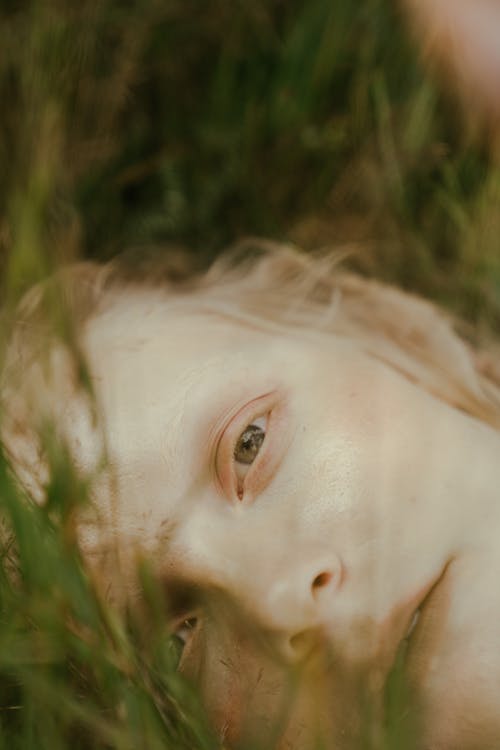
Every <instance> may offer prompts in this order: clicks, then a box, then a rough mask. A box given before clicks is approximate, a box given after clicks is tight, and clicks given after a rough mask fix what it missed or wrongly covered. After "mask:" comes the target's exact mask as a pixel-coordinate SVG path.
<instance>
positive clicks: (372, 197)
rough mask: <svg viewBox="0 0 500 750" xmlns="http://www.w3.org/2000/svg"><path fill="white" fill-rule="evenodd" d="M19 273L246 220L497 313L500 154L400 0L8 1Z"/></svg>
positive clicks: (223, 239) (0, 97)
mask: <svg viewBox="0 0 500 750" xmlns="http://www.w3.org/2000/svg"><path fill="white" fill-rule="evenodd" d="M0 19H1V25H0V48H1V50H2V57H1V59H0V65H1V69H0V70H1V72H0V101H1V111H2V116H1V122H0V127H1V137H0V168H1V170H2V179H1V181H0V241H1V242H2V248H3V254H2V257H3V258H4V263H5V258H6V257H7V256H9V257H10V262H9V273H8V278H9V281H8V285H7V286H8V289H10V290H11V289H12V288H13V287H14V288H15V289H17V287H18V286H25V285H26V284H28V283H29V282H30V281H31V279H32V278H33V277H37V276H38V275H40V274H43V273H45V272H46V270H47V267H50V265H51V264H52V263H53V262H54V260H56V261H59V260H61V259H66V258H68V257H74V256H75V255H82V254H83V255H86V256H91V257H97V258H108V257H110V256H112V255H113V254H115V253H117V252H119V251H121V250H123V249H125V248H129V247H138V248H140V247H144V246H151V245H160V246H165V247H166V248H167V251H168V247H169V246H172V245H176V244H182V245H183V246H186V247H188V248H190V249H191V250H192V251H193V254H194V255H195V257H196V259H197V260H198V261H199V262H200V263H201V264H204V263H206V262H207V261H209V260H210V259H211V258H212V257H213V256H214V255H215V254H216V253H217V252H219V251H220V250H221V249H222V248H223V247H224V246H225V245H226V244H227V243H230V242H231V241H233V240H234V239H236V238H238V237H239V236H241V235H242V234H252V235H265V236H272V237H276V238H279V239H291V240H293V241H296V242H297V243H299V244H301V245H303V246H304V247H305V248H306V249H308V248H311V247H315V246H327V247H332V246H335V245H336V244H338V243H341V244H345V243H348V244H349V243H353V245H354V246H356V247H358V248H359V254H358V258H357V261H356V263H357V265H358V267H359V268H361V269H363V270H366V271H369V272H375V273H376V274H378V275H382V276H383V277H385V278H387V279H389V280H393V281H396V282H398V283H400V284H403V285H404V286H407V287H411V288H414V289H416V290H418V291H421V292H423V293H425V294H428V295H430V296H433V297H437V298H438V299H440V300H442V301H444V302H445V303H447V304H450V305H452V307H454V308H455V309H456V310H458V311H459V312H460V313H462V314H464V315H465V316H466V317H468V318H471V319H474V320H478V319H481V320H482V319H484V318H485V317H489V318H492V319H493V321H494V322H495V323H496V322H497V321H498V318H499V315H500V306H499V301H498V300H499V283H500V282H499V279H500V272H499V267H498V266H499V262H500V261H499V258H500V255H499V253H498V248H497V245H498V240H497V238H498V236H499V228H500V227H499V222H500V219H499V214H498V210H497V207H498V196H499V192H500V182H499V168H498V166H497V165H495V163H494V162H493V160H492V159H490V158H489V156H488V150H487V147H486V144H478V143H475V144H474V143H472V141H471V139H470V138H469V134H468V133H466V132H465V126H464V124H463V121H462V120H461V119H460V117H459V112H458V110H457V107H456V106H455V104H454V103H453V101H452V100H451V97H450V98H448V97H447V96H446V94H445V93H444V92H443V91H442V90H439V87H438V88H436V83H435V82H434V81H431V80H429V78H428V76H426V75H425V74H424V73H423V71H422V70H421V68H420V66H419V63H418V54H417V52H416V51H415V49H413V48H412V46H411V44H410V43H409V40H408V35H407V33H406V32H407V30H406V29H405V27H404V25H403V22H402V20H403V19H402V18H400V15H399V13H398V7H397V5H396V4H395V3H391V2H390V1H389V0H363V2H360V3H353V2H351V3H349V2H347V0H309V1H308V2H307V3H305V2H300V1H299V0H286V2H285V0H252V1H251V2H249V1H246V2H245V1H244V0H235V2H227V1H226V0H211V2H210V3H209V2H207V1H206V0H136V1H135V2H132V1H130V2H119V1H118V0H81V1H80V2H78V3H71V2H68V1H67V0H38V1H36V0H3V2H2V11H1V16H0Z"/></svg>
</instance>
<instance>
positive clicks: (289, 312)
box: [3, 243, 500, 750]
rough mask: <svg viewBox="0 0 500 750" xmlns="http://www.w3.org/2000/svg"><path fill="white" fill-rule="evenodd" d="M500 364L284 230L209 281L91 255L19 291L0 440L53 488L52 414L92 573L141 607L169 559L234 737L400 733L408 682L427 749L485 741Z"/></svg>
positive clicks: (175, 594) (497, 507)
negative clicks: (80, 499) (56, 323)
mask: <svg viewBox="0 0 500 750" xmlns="http://www.w3.org/2000/svg"><path fill="white" fill-rule="evenodd" d="M56 287H57V288H60V289H61V290H62V294H63V298H64V310H65V313H64V316H62V317H61V319H62V320H63V321H64V322H65V327H66V330H68V323H67V321H68V320H70V321H72V326H69V330H71V331H72V334H71V342H72V343H71V346H70V347H68V346H65V345H63V344H62V343H61V341H60V340H59V341H58V340H54V338H53V337H51V334H50V326H49V325H48V318H50V316H47V314H46V310H47V305H46V303H47V301H49V303H50V307H51V309H52V310H53V309H58V308H57V305H54V300H55V299H57V297H55V296H54V289H55V288H56ZM44 321H45V322H44ZM69 349H71V350H72V353H70V351H69ZM75 352H76V357H77V365H78V366H75ZM80 356H81V357H82V359H79V358H80ZM83 361H84V362H85V367H86V368H88V370H85V369H84V367H83V365H82V362H83ZM82 372H83V373H87V374H88V378H87V377H85V378H83V381H84V382H86V383H87V384H88V388H87V389H84V388H82V375H81V374H82ZM498 373H499V370H498V360H497V359H495V357H494V356H493V355H492V354H489V353H487V352H483V351H476V350H474V349H473V348H472V347H471V346H469V345H468V344H466V343H465V342H464V341H463V340H462V339H461V338H460V337H459V336H458V335H457V333H456V332H455V330H454V322H453V321H452V320H451V319H450V318H449V317H448V316H447V315H446V314H445V313H443V312H442V311H440V310H438V309H437V308H436V307H434V306H433V305H431V304H429V303H427V302H424V301H422V300H420V299H417V298H415V297H413V296H411V295H409V294H405V293H403V292H400V291H397V290H395V289H393V288H390V287H387V286H384V285H381V284H378V283H376V282H373V281H367V280H364V279H362V278H359V277H356V276H353V275H350V274H348V273H345V272H343V271H341V270H339V268H338V264H337V263H334V262H332V260H331V259H325V258H312V257H311V256H304V255H302V254H301V253H299V252H297V251H296V250H294V249H291V248H284V247H281V246H275V245H272V244H270V243H258V247H255V243H254V244H247V245H245V246H242V247H241V248H240V250H239V253H238V254H237V256H235V255H232V256H228V257H226V258H225V259H223V260H222V261H219V262H218V263H217V264H216V265H215V266H214V267H213V268H212V269H211V270H209V271H208V272H207V273H206V274H204V275H202V276H200V277H198V278H196V279H195V280H193V279H189V278H188V279H185V278H183V277H182V274H179V273H178V272H177V273H175V274H172V273H171V272H169V271H167V270H165V269H160V268H159V267H158V266H153V267H150V268H147V269H137V268H135V269H133V270H131V269H130V268H129V267H128V266H127V265H126V264H124V263H123V262H120V261H115V262H113V263H111V264H108V265H106V266H98V265H93V264H81V265H78V266H75V267H73V268H69V269H68V270H66V271H64V272H62V273H61V274H60V275H59V276H58V277H57V278H56V279H55V280H53V282H52V284H49V285H46V286H45V287H43V288H37V289H36V290H34V291H33V292H32V293H30V294H29V295H28V297H27V299H26V300H25V303H24V306H23V308H22V310H21V313H20V318H19V321H18V323H17V326H16V329H15V332H14V335H13V338H12V342H11V345H10V350H9V355H8V359H7V364H6V368H5V377H4V389H3V395H4V404H5V412H6V413H5V418H4V423H3V431H4V441H5V443H6V445H7V448H8V450H9V453H10V455H11V460H12V463H13V465H14V467H15V469H16V472H17V475H18V477H19V480H20V481H21V482H22V483H24V485H25V486H27V487H28V488H29V490H30V492H31V494H32V495H34V496H35V497H36V498H37V499H38V501H39V502H43V497H44V486H45V485H46V482H47V472H48V467H47V461H46V457H45V455H44V452H43V450H42V444H41V443H40V441H39V440H38V439H37V437H36V434H37V431H39V429H40V427H41V426H42V427H44V428H45V426H46V425H47V421H48V420H50V422H51V423H52V424H53V425H55V430H56V432H57V436H58V439H59V440H60V441H61V442H63V443H64V445H65V446H66V447H67V449H68V450H69V451H70V453H71V456H72V459H73V461H74V462H75V465H76V466H77V468H78V471H79V473H80V474H81V476H82V477H84V478H85V480H86V481H88V482H89V484H90V487H91V490H90V504H89V505H88V506H86V507H85V508H84V509H83V510H80V512H79V515H78V520H77V530H78V538H79V543H80V546H81V548H82V551H83V553H84V556H85V558H86V560H87V564H88V566H89V569H91V570H92V571H93V573H94V576H95V578H96V580H97V582H98V583H99V585H100V587H101V589H102V591H103V595H104V596H106V597H107V598H108V599H109V600H113V601H114V602H115V603H122V602H127V604H128V605H129V606H130V605H133V606H136V607H140V606H141V597H142V592H141V586H140V585H139V580H138V577H137V575H136V570H137V565H138V563H139V562H140V561H142V560H144V559H147V560H148V561H149V563H150V565H152V566H153V570H154V574H155V577H156V580H157V581H159V582H160V584H161V590H162V592H164V594H165V599H166V601H167V605H168V621H167V624H166V627H165V632H166V634H167V632H170V633H174V634H175V635H176V637H177V638H178V639H179V640H180V641H181V642H182V645H183V653H182V657H181V661H180V666H179V668H180V670H181V672H183V673H184V674H185V675H186V677H187V678H188V679H189V680H191V681H192V682H194V683H195V684H196V685H197V687H198V688H199V690H200V693H201V695H202V697H203V701H204V704H205V706H206V708H207V711H208V714H209V715H210V717H211V719H212V721H213V724H214V726H215V727H216V730H217V732H218V735H219V738H220V741H221V744H223V745H224V746H227V747H231V748H236V747H250V746H251V747H254V746H255V745H254V744H253V743H258V742H260V743H261V747H265V748H271V747H279V748H294V750H303V749H306V748H307V749H309V748H314V747H320V746H321V747H327V748H342V749H344V748H354V747H355V748H358V747H360V746H362V743H363V742H366V743H367V745H368V746H370V747H385V746H386V745H385V744H384V743H385V742H386V741H390V737H391V736H392V735H390V733H391V732H392V731H393V729H389V728H388V725H387V713H386V711H387V706H388V704H390V703H391V684H392V682H391V680H394V675H395V674H396V676H397V677H398V679H399V678H401V680H402V682H403V684H404V695H405V700H404V703H403V704H400V705H398V706H396V708H394V705H392V709H391V710H392V718H393V719H394V720H395V722H396V731H400V729H401V726H400V725H401V723H402V724H404V726H405V727H406V730H408V727H413V726H414V724H413V723H412V722H417V723H418V735H417V734H412V738H413V739H415V738H416V737H418V742H417V740H415V747H422V748H440V749H441V748H443V750H444V749H446V750H454V749H455V748H461V750H476V749H477V748H493V747H497V746H498V744H499V742H500V713H499V711H498V695H499V692H500V627H499V624H498V622H499V617H500V590H499V587H498V571H499V570H500V548H499V545H498V534H499V533H500V503H499V497H498V487H499V486H500V468H499V467H500V464H499V461H498V457H499V456H500V436H499V432H498V428H499V425H500V377H499V374H498ZM89 390H90V391H92V398H89ZM93 411H95V412H96V414H97V417H98V419H97V421H95V420H94V419H93V414H92V412H93ZM389 735H390V736H389ZM405 742H406V744H405V746H406V747H409V746H410V745H409V740H408V739H407V740H405ZM321 743H322V744H321Z"/></svg>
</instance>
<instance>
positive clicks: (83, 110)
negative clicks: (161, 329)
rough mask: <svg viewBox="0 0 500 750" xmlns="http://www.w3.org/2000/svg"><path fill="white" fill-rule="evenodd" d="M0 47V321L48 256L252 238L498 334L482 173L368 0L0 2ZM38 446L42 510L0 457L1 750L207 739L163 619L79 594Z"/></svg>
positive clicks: (487, 185)
mask: <svg viewBox="0 0 500 750" xmlns="http://www.w3.org/2000/svg"><path fill="white" fill-rule="evenodd" d="M0 50H1V52H0V251H1V254H0V259H1V268H0V271H1V277H0V278H1V283H2V287H3V288H2V296H3V303H4V307H5V310H6V312H7V315H6V316H5V321H8V312H9V310H11V309H12V306H13V305H14V304H15V302H16V301H17V300H18V299H19V297H20V295H21V294H22V293H23V291H25V290H26V289H27V288H28V287H29V286H31V285H32V284H33V283H34V282H35V281H37V280H39V279H40V278H43V277H45V276H46V275H47V274H48V273H49V272H50V271H51V269H53V268H54V267H55V266H58V265H59V264H60V263H62V262H67V261H69V260H72V259H75V258H81V257H89V258H97V259H107V258H110V257H112V256H113V255H115V254H116V253H119V252H121V251H123V250H130V251H133V252H135V253H141V252H144V251H145V250H148V249H149V248H163V249H164V252H166V253H168V252H171V251H172V250H175V249H176V248H177V247H179V246H182V247H184V248H187V250H188V251H189V252H190V253H191V254H192V257H193V260H194V263H195V264H196V265H198V266H204V265H206V264H207V263H208V262H209V261H210V260H211V259H213V258H214V257H215V256H216V255H217V254H218V253H219V252H220V251H221V250H222V249H223V248H224V247H225V246H226V245H228V244H230V243H231V242H233V241H235V240H236V239H237V238H239V237H241V236H243V235H261V236H266V237H272V238H276V239H279V240H286V241H292V242H295V243H297V244H299V245H301V246H302V247H303V248H305V249H306V250H310V249H315V248H324V249H333V248H335V247H341V248H342V249H348V250H350V251H351V252H352V256H351V261H350V262H351V264H352V265H353V267H354V268H356V269H357V270H360V271H362V272H366V273H370V274H374V275H377V276H379V277H381V278H384V279H386V280H389V281H393V282H396V283H398V284H399V285H402V286H403V287H405V288H408V289H412V290H416V291H418V292H421V293H423V294H425V295H427V296H429V297H431V298H434V299H437V300H438V301H439V302H441V303H442V304H444V305H446V306H447V307H449V308H450V309H451V310H453V311H455V312H456V313H458V314H459V315H460V316H462V317H464V318H465V319H466V320H467V321H469V322H470V323H471V324H472V325H474V326H475V327H476V329H477V330H479V331H484V330H487V329H489V330H498V328H497V326H498V325H499V324H500V252H499V247H498V245H499V237H500V212H499V210H498V206H499V201H500V167H499V165H498V161H496V160H495V159H494V157H493V155H492V153H491V151H490V149H489V147H488V142H487V140H486V138H485V137H481V133H480V132H477V131H476V130H475V129H474V127H473V126H471V120H470V118H469V120H468V121H467V123H466V118H465V117H463V116H462V114H463V113H462V111H461V109H460V108H459V105H458V104H457V102H456V100H455V99H454V97H453V95H452V94H451V93H450V92H447V91H445V90H444V87H443V85H442V82H440V81H439V80H436V79H434V78H432V77H430V76H429V75H428V74H427V72H426V71H425V70H423V69H422V67H421V65H420V63H419V58H418V52H417V51H416V49H415V48H414V46H413V44H412V42H411V39H410V35H409V34H408V29H407V28H406V27H405V25H404V23H403V19H402V17H401V14H400V13H399V12H398V10H397V6H396V5H395V4H394V3H391V2H389V0H361V2H348V0H308V2H300V1H299V0H286V1H285V0H233V1H232V2H228V1H227V0H212V1H211V2H207V0H135V2H134V1H133V0H127V2H122V1H121V0H81V1H80V2H70V0H3V1H2V3H1V7H0ZM469 115H470V113H469ZM6 326H7V328H8V322H6V323H5V325H4V327H3V330H2V335H3V337H5V335H8V330H7V329H6ZM52 460H53V475H52V480H51V484H50V486H49V488H48V496H49V503H48V506H47V507H46V508H44V509H40V508H36V507H33V506H32V505H31V504H30V503H29V502H28V501H27V500H26V498H23V497H21V496H20V492H19V490H17V489H16V487H15V486H14V485H13V482H12V480H11V478H10V475H9V472H8V467H7V462H6V460H5V457H4V458H2V461H1V462H0V497H1V504H2V507H3V512H4V525H5V533H4V534H3V538H4V540H5V542H4V545H3V552H2V555H3V560H4V566H3V572H0V584H1V585H0V597H1V619H0V750H2V749H3V748H5V750H7V749H8V750H16V749H19V750H21V749H22V750H63V748H64V750H67V749H69V748H72V749H73V750H77V749H78V750H84V749H85V750H87V749H88V750H90V748H92V750H99V749H101V748H102V749H104V748H106V749H108V748H109V749H111V748H112V749H113V750H115V749H116V750H139V749H140V750H143V749H144V750H146V749H147V750H150V749H151V750H155V749H156V748H158V749H159V748H172V749H175V750H177V749H179V750H182V749H183V748H186V750H188V749H189V750H194V749H195V748H200V749H201V748H207V750H208V748H212V747H215V746H216V745H215V744H214V743H213V741H212V739H211V738H210V734H209V732H208V730H207V729H206V726H205V724H204V721H203V718H202V717H201V714H200V713H199V711H198V710H197V709H196V696H194V695H192V694H191V692H190V691H189V689H188V688H187V687H186V686H185V685H184V684H183V683H182V682H181V681H180V680H179V678H178V677H177V676H176V674H175V670H174V665H175V659H176V656H175V653H174V652H175V648H174V645H173V644H172V643H170V642H169V641H166V640H165V638H164V635H163V633H162V630H161V623H160V622H158V623H156V625H155V627H154V628H153V632H152V635H151V637H150V638H148V640H147V642H144V640H143V639H142V638H141V634H140V632H139V631H137V630H136V629H135V628H134V626H133V623H130V622H124V621H123V620H122V619H121V618H120V617H118V615H116V613H113V612H112V611H107V610H106V609H105V608H104V607H103V606H102V605H101V604H100V603H99V601H98V599H97V598H96V596H95V594H94V592H93V591H92V587H91V586H90V585H89V583H88V581H87V579H86V577H85V574H84V572H83V570H82V566H81V562H80V560H79V558H78V555H77V554H75V539H74V533H73V525H72V517H73V512H74V508H75V505H76V504H78V503H79V502H81V496H82V492H83V490H81V488H79V486H78V481H77V479H76V478H75V475H74V474H73V472H72V470H71V466H70V465H69V464H68V463H67V462H66V461H65V460H64V457H61V456H60V455H58V454H55V455H53V456H52ZM13 570H15V571H17V572H16V573H13V572H12V571H13ZM144 575H145V577H146V579H148V576H147V571H145V573H144ZM13 578H14V579H15V583H14V584H13V582H12V581H13ZM148 580H149V579H148ZM151 585H154V584H153V583H151ZM398 742H399V740H398ZM391 743H392V744H390V747H391V750H396V747H397V746H398V745H397V741H396V740H394V739H392V740H391ZM400 747H404V748H408V747H409V745H408V744H404V743H403V744H401V745H400Z"/></svg>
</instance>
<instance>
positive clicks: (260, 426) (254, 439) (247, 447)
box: [233, 417, 267, 481]
mask: <svg viewBox="0 0 500 750" xmlns="http://www.w3.org/2000/svg"><path fill="white" fill-rule="evenodd" d="M266 430H267V417H259V418H258V419H254V420H253V422H252V423H251V424H249V425H247V426H246V427H245V429H244V430H243V432H242V433H241V435H240V436H239V437H238V440H237V441H236V444H235V446H234V451H233V458H234V469H235V473H236V476H237V477H238V479H239V480H240V481H242V480H243V479H244V478H245V476H246V475H247V473H248V470H249V467H250V466H251V465H252V464H253V462H254V461H255V459H256V458H257V456H258V454H259V451H260V449H261V447H262V443H263V442H264V439H265V437H266Z"/></svg>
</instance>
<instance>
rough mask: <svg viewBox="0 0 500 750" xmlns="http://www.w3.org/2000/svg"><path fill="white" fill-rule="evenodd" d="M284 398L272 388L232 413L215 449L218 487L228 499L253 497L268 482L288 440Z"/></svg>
mask: <svg viewBox="0 0 500 750" xmlns="http://www.w3.org/2000/svg"><path fill="white" fill-rule="evenodd" d="M287 425H288V419H287V410H286V406H285V401H284V399H283V398H280V396H279V394H278V393H277V392H276V391H273V392H271V393H267V394H265V395H264V396H260V397H259V398H256V399H254V400H252V401H250V402H249V403H247V404H246V405H245V406H243V407H242V408H240V409H239V410H237V411H236V412H233V413H232V414H231V415H230V417H229V418H227V420H226V422H225V424H224V425H223V427H222V429H221V432H220V435H219V438H218V440H217V442H216V448H215V464H214V465H215V473H216V478H217V482H218V486H219V488H220V489H221V490H222V492H223V494H224V495H225V496H226V497H227V498H228V499H229V500H240V501H241V500H245V501H247V500H248V501H251V500H253V499H254V498H255V497H256V496H257V495H258V494H259V493H260V492H261V491H262V490H263V489H264V487H265V486H266V485H267V484H268V482H269V481H270V479H271V477H272V476H273V474H274V472H275V471H276V469H277V467H278V464H279V462H280V461H281V459H282V457H283V455H284V453H285V451H286V448H287V446H288V441H289V436H290V435H289V430H288V429H287Z"/></svg>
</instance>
